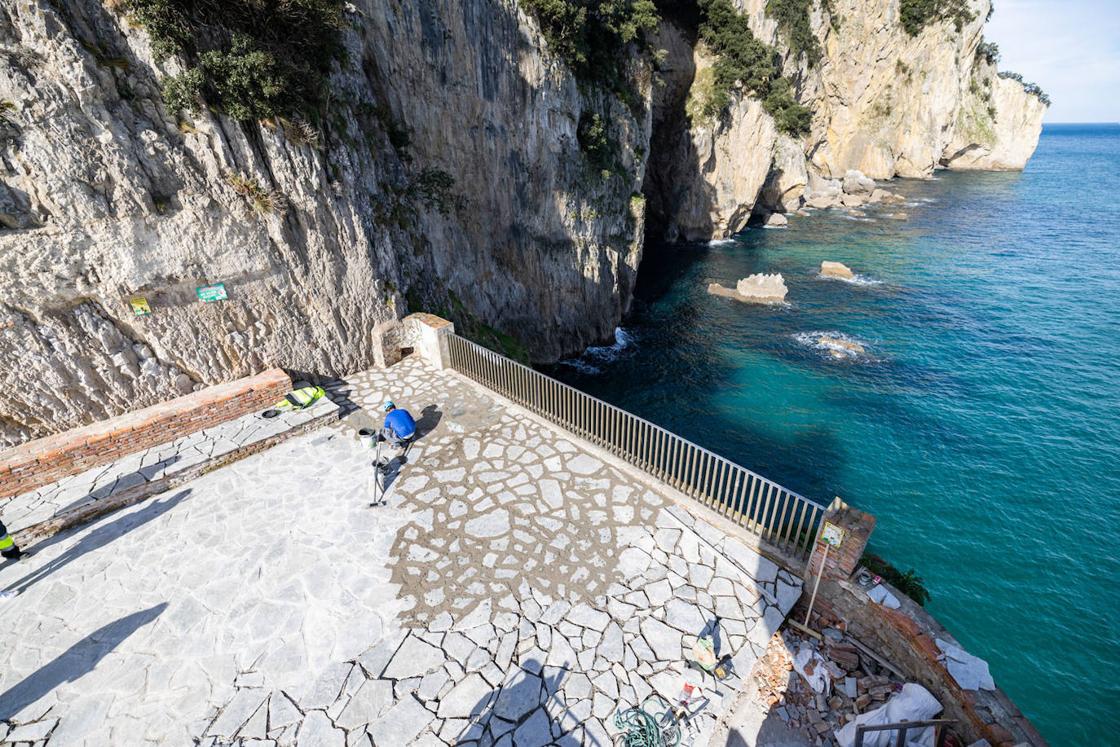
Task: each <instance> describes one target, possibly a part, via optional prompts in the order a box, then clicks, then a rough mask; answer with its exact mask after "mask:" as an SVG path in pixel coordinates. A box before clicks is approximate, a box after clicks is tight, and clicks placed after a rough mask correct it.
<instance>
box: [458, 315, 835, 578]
mask: <svg viewBox="0 0 1120 747" xmlns="http://www.w3.org/2000/svg"><path fill="white" fill-rule="evenodd" d="M448 346H449V351H448V352H449V354H450V364H451V368H453V369H454V370H456V371H458V372H459V373H461V374H463V375H465V376H467V377H468V378H470V379H473V380H474V381H476V382H478V383H479V384H482V385H483V386H485V387H487V388H488V389H491V390H493V391H495V392H497V393H498V394H501V395H503V396H505V397H507V398H508V399H511V400H513V401H514V402H516V403H517V404H519V405H521V406H523V407H525V408H527V409H528V410H531V411H532V412H534V413H536V414H537V415H540V416H541V417H543V418H545V419H547V420H550V421H551V422H553V423H556V424H557V425H559V426H561V427H563V428H565V429H566V430H569V431H571V432H572V433H574V434H576V435H578V436H580V437H581V438H584V439H586V440H588V441H591V442H592V443H594V444H596V445H598V446H600V447H602V448H604V449H606V450H607V451H609V452H610V453H611V454H614V455H615V456H617V457H619V458H621V459H625V460H626V461H627V462H630V463H631V464H633V465H635V466H636V467H638V468H640V469H642V470H643V471H644V472H647V473H648V474H650V475H652V476H654V477H656V478H657V479H659V480H661V481H663V482H665V483H667V484H669V485H671V486H672V487H674V488H676V489H677V490H680V491H681V492H683V493H685V494H686V495H688V496H690V497H691V498H693V499H695V500H696V501H698V502H699V503H701V504H703V505H705V506H707V507H708V508H711V509H712V510H714V511H717V512H718V513H720V514H721V515H723V516H724V517H726V518H727V519H729V520H731V521H733V522H735V523H736V524H738V525H739V526H741V527H743V528H744V529H746V530H748V531H750V532H752V533H754V534H756V535H758V536H759V537H760V538H761V539H762V540H763V541H765V542H767V543H768V544H770V545H772V546H773V547H775V548H777V549H778V550H780V551H782V552H785V553H787V554H789V555H790V556H792V557H793V558H794V559H804V558H807V557H808V556H809V553H810V552H811V550H812V548H813V545H814V543H815V541H816V534H817V529H818V527H819V525H820V522H821V519H822V517H823V515H824V510H825V509H824V506H821V505H820V504H818V503H816V502H814V501H811V500H809V499H807V498H805V497H803V496H801V495H798V494H797V493H794V492H793V491H791V490H786V489H785V488H783V487H782V486H781V485H778V484H777V483H775V482H772V481H770V480H767V479H766V478H765V477H762V476H760V475H757V474H755V473H754V472H751V471H750V470H749V469H746V468H745V467H740V466H739V465H737V464H734V463H733V462H730V461H728V460H727V459H724V458H723V457H721V456H719V455H718V454H714V453H712V452H711V451H708V450H707V449H705V448H703V447H701V446H697V445H696V444H694V443H692V442H691V441H688V440H686V439H683V438H681V437H680V436H678V435H676V434H675V433H670V432H669V431H667V430H665V429H664V428H662V427H660V426H658V425H654V424H653V423H651V422H649V421H648V420H644V419H642V418H639V417H637V416H636V415H632V414H630V413H628V412H626V411H625V410H622V409H619V408H618V407H615V406H614V405H611V404H608V403H606V402H603V401H602V400H600V399H596V398H595V397H592V396H591V395H589V394H584V393H583V392H581V391H579V390H578V389H574V388H572V387H570V386H568V385H567V384H562V383H561V382H559V381H556V380H555V379H552V378H549V377H548V376H545V375H544V374H542V373H540V372H539V371H536V370H534V369H532V368H529V367H528V366H523V365H521V364H520V363H517V362H515V361H512V360H510V359H509V358H506V357H505V356H502V355H499V354H498V353H495V352H494V351H492V350H488V349H487V348H484V347H482V346H481V345H478V344H475V343H473V342H471V341H470V340H466V339H464V338H462V337H459V336H458V335H450V336H449V338H448Z"/></svg>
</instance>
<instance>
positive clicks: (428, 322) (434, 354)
mask: <svg viewBox="0 0 1120 747" xmlns="http://www.w3.org/2000/svg"><path fill="white" fill-rule="evenodd" d="M402 324H403V325H404V336H403V340H402V342H403V344H404V345H405V346H406V347H414V348H415V349H416V352H417V353H418V354H419V355H420V357H421V358H423V359H424V360H426V361H427V362H428V363H430V364H431V365H433V366H435V367H436V368H438V369H444V368H450V367H451V362H450V349H449V345H448V339H449V338H450V337H451V335H453V334H455V325H454V324H452V323H451V322H449V321H447V320H446V319H442V318H440V317H438V316H436V315H435V314H426V313H424V312H419V313H416V314H409V315H408V316H406V317H405V318H404V319H403V320H402Z"/></svg>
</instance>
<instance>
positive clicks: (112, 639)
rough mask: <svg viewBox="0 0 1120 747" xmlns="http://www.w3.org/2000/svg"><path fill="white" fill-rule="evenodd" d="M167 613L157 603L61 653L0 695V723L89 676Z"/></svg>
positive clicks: (117, 621)
mask: <svg viewBox="0 0 1120 747" xmlns="http://www.w3.org/2000/svg"><path fill="white" fill-rule="evenodd" d="M165 609H167V602H161V603H160V604H157V605H155V606H153V607H149V608H148V609H146V610H139V611H137V612H133V613H132V614H131V615H126V616H125V617H122V618H120V619H119V620H114V621H113V622H111V623H108V624H107V625H102V626H101V627H100V628H98V629H97V630H95V631H93V632H92V633H90V634H89V635H87V636H86V637H85V638H83V639H82V640H80V641H78V642H77V643H75V644H74V645H73V646H71V647H70V648H68V649H66V650H65V651H64V652H62V653H61V654H60V655H59V656H58V658H56V659H54V660H53V661H51V662H50V663H49V664H46V665H45V666H43V667H40V668H39V669H37V670H36V671H35V672H33V673H31V674H29V675H28V676H26V677H24V678H23V679H22V680H20V681H19V682H17V683H16V684H14V685H12V686H11V687H10V688H8V689H7V690H5V691H4V692H3V693H0V720H6V719H10V718H12V717H13V716H15V715H16V714H18V713H19V712H20V711H22V710H23V709H24V708H26V707H27V706H29V705H31V704H33V703H35V702H36V701H38V700H39V699H40V698H42V697H43V696H44V695H47V694H48V693H50V692H51V691H52V690H54V689H55V688H56V687H58V686H59V685H61V684H63V683H65V682H74V681H75V680H77V679H79V678H81V677H83V676H84V675H86V674H89V673H90V672H92V671H93V669H94V667H96V666H97V665H98V663H99V662H100V661H101V660H102V659H104V658H105V657H106V656H107V655H108V654H109V653H110V652H112V651H113V650H114V649H116V648H117V646H119V645H120V644H121V642H122V641H124V640H125V639H126V638H128V637H129V636H131V635H132V634H133V633H135V632H136V631H137V630H139V629H140V628H142V627H144V626H145V625H147V624H148V623H150V622H152V621H153V620H155V619H156V618H157V617H159V616H160V615H161V614H163V611H164V610H165Z"/></svg>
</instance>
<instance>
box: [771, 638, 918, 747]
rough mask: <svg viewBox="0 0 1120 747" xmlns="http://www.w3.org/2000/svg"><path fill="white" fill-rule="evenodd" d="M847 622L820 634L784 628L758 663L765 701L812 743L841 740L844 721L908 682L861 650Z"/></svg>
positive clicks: (854, 716)
mask: <svg viewBox="0 0 1120 747" xmlns="http://www.w3.org/2000/svg"><path fill="white" fill-rule="evenodd" d="M842 627H843V623H840V624H839V625H838V626H837V627H825V628H823V629H822V631H821V634H822V636H821V639H820V640H817V639H815V638H813V637H811V636H808V635H805V634H803V633H800V632H798V631H797V630H795V629H793V628H786V629H783V630H781V631H779V632H778V633H776V634H774V636H773V637H772V638H771V639H770V643H769V645H768V646H767V649H766V653H765V655H764V656H763V657H762V658H761V659H759V661H758V664H757V665H756V666H755V669H754V678H755V682H756V684H757V686H758V698H759V699H760V701H761V703H760V705H762V706H763V707H765V708H767V709H768V710H769V711H770V712H771V713H776V714H777V715H778V717H780V718H781V719H782V720H783V721H785V722H786V724H787V725H788V726H789V727H790V728H792V729H794V730H796V731H800V732H801V733H802V734H803V735H804V736H805V737H806V739H807V741H808V742H809V744H813V745H820V746H823V745H830V746H831V745H837V744H839V743H838V742H837V740H836V736H835V733H836V732H837V731H838V730H839V729H840V728H841V727H843V726H844V725H845V724H847V723H849V722H850V721H853V720H854V719H855V718H856V716H858V715H859V714H861V713H865V712H867V711H869V710H871V709H874V708H877V707H879V706H881V705H883V704H884V703H886V702H887V700H888V699H890V698H891V696H893V695H894V694H895V693H898V692H901V691H902V688H903V685H904V684H905V682H904V680H903V679H902V678H900V677H898V676H896V675H895V674H893V673H892V672H891V671H890V670H889V669H888V668H887V667H885V666H883V665H882V664H881V663H880V662H879V661H878V657H874V656H869V655H867V654H866V653H864V652H863V651H861V650H860V649H861V646H860V645H858V644H856V643H853V639H851V638H850V637H849V636H848V635H847V634H846V633H845V632H844V631H843V630H841V629H840V628H842ZM798 672H805V673H806V674H805V676H802V675H801V674H799V673H798Z"/></svg>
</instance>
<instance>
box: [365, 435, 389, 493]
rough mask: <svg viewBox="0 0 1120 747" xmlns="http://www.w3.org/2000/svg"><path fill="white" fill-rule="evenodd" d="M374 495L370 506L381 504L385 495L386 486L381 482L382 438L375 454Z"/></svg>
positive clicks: (378, 441)
mask: <svg viewBox="0 0 1120 747" xmlns="http://www.w3.org/2000/svg"><path fill="white" fill-rule="evenodd" d="M373 496H374V500H373V502H372V503H370V504H369V505H370V507H371V508H372V507H373V506H380V505H381V502H382V499H383V498H384V497H385V487H384V486H383V485H382V484H381V439H378V440H377V449H376V450H375V451H374V454H373Z"/></svg>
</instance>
